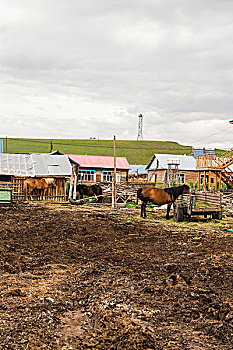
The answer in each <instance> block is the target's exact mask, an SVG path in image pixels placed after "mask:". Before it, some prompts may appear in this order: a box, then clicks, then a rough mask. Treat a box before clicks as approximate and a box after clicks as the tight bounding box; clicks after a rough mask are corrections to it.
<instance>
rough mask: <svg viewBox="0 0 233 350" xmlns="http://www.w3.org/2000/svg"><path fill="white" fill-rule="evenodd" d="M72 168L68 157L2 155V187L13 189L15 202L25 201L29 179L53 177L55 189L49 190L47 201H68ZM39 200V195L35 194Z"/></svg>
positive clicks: (0, 174) (0, 182) (0, 162)
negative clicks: (68, 186) (26, 184)
mask: <svg viewBox="0 0 233 350" xmlns="http://www.w3.org/2000/svg"><path fill="white" fill-rule="evenodd" d="M71 172H72V167H71V164H70V162H69V159H68V157H67V156H65V155H63V156H56V157H54V156H51V155H49V154H9V153H1V154H0V187H8V188H13V200H22V199H24V193H23V184H24V181H25V180H26V179H27V178H30V177H33V178H43V177H46V178H47V177H50V178H51V177H52V178H54V179H55V184H56V186H55V188H49V189H48V191H47V194H46V198H45V199H47V200H56V201H63V200H66V181H67V180H68V179H69V178H70V176H71ZM34 199H39V193H37V192H35V193H34Z"/></svg>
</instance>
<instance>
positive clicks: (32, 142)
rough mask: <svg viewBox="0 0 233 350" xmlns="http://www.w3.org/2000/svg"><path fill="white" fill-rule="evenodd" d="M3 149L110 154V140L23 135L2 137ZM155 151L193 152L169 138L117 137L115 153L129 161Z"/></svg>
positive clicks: (143, 161)
mask: <svg viewBox="0 0 233 350" xmlns="http://www.w3.org/2000/svg"><path fill="white" fill-rule="evenodd" d="M3 140H4V152H8V153H49V152H50V146H51V145H50V143H51V141H52V143H53V150H54V151H55V150H59V151H61V152H62V153H65V154H88V155H98V156H113V141H112V140H89V139H88V140H86V139H85V140H70V139H66V140H64V139H52V140H51V139H25V138H7V142H6V139H5V138H3ZM154 153H169V154H187V155H191V154H192V147H191V146H183V145H180V144H179V143H177V142H170V141H116V155H117V156H118V157H126V158H127V160H128V162H129V163H130V164H148V162H149V161H150V159H151V157H152V155H153V154H154Z"/></svg>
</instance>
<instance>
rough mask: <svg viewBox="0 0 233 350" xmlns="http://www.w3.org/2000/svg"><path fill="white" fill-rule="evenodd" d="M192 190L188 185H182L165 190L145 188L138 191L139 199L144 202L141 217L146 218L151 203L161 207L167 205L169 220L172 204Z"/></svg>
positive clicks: (167, 217)
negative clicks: (147, 208) (148, 205)
mask: <svg viewBox="0 0 233 350" xmlns="http://www.w3.org/2000/svg"><path fill="white" fill-rule="evenodd" d="M189 191H190V189H189V186H188V185H182V186H178V187H168V188H164V189H160V188H153V187H144V188H140V189H139V190H138V191H137V198H138V199H140V200H141V201H142V204H141V217H144V218H145V217H146V206H147V204H148V203H149V202H151V203H153V204H155V205H158V206H161V205H163V204H167V215H166V219H169V212H170V209H171V205H172V203H174V201H175V200H176V199H177V198H178V197H179V196H180V195H182V194H183V193H189Z"/></svg>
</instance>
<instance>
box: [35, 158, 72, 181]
mask: <svg viewBox="0 0 233 350" xmlns="http://www.w3.org/2000/svg"><path fill="white" fill-rule="evenodd" d="M31 157H32V161H33V166H34V168H35V174H36V176H71V172H72V167H71V165H70V162H69V159H68V157H67V156H66V155H50V154H31Z"/></svg>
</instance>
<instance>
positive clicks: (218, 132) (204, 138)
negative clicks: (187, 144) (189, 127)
mask: <svg viewBox="0 0 233 350" xmlns="http://www.w3.org/2000/svg"><path fill="white" fill-rule="evenodd" d="M230 128H232V126H230V127H229V126H228V127H227V128H225V129H222V130H220V131H217V132H215V133H213V134H210V135H208V136H206V137H203V138H201V139H199V140H196V141H194V142H193V143H197V142H199V141H202V140H206V139H208V138H209V137H211V136H213V135H217V134H220V133H221V132H223V131H225V130H228V129H230Z"/></svg>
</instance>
